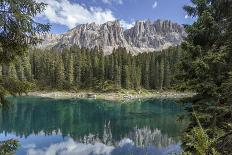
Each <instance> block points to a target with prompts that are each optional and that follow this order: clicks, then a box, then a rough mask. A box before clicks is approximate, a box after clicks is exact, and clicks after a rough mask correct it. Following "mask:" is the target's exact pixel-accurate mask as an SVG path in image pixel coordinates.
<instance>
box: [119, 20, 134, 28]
mask: <svg viewBox="0 0 232 155" xmlns="http://www.w3.org/2000/svg"><path fill="white" fill-rule="evenodd" d="M120 24H121V26H122V27H123V28H124V29H130V28H132V27H133V26H134V25H135V22H132V23H128V22H126V21H125V20H120Z"/></svg>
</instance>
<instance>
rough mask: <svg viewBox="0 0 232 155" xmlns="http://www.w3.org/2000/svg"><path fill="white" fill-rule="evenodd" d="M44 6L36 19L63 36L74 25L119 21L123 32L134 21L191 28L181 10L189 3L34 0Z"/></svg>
mask: <svg viewBox="0 0 232 155" xmlns="http://www.w3.org/2000/svg"><path fill="white" fill-rule="evenodd" d="M36 1H38V2H45V3H47V4H48V6H47V8H46V10H45V12H44V13H43V14H41V15H39V16H38V17H37V18H36V19H37V20H38V21H40V22H43V23H50V24H51V25H52V28H51V32H52V33H63V32H65V31H67V30H68V29H71V28H74V27H75V26H76V25H78V24H85V23H91V22H95V23H97V24H102V23H105V22H106V21H112V20H116V19H118V20H120V21H121V24H122V26H123V27H124V28H125V29H127V28H130V27H131V26H133V24H134V22H135V21H136V20H146V19H150V20H157V19H163V20H166V19H168V20H171V21H173V22H177V23H179V24H191V23H192V22H193V19H192V18H190V17H188V16H186V13H185V11H184V10H183V6H184V5H186V4H191V3H190V0H36Z"/></svg>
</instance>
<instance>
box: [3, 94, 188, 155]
mask: <svg viewBox="0 0 232 155" xmlns="http://www.w3.org/2000/svg"><path fill="white" fill-rule="evenodd" d="M9 100H10V101H11V102H12V104H11V105H10V106H9V107H8V108H4V109H0V140H6V139H11V138H13V139H18V140H19V141H20V143H21V147H20V148H19V149H18V150H17V152H16V154H17V155H24V154H29V155H40V154H41V155H44V154H47V155H56V154H62V155H63V154H64V155H72V154H77V155H78V154H79V155H99V154H103V155H105V154H106V155H108V154H112V155H117V154H136V155H143V154H148V155H150V154H151V155H162V154H169V153H173V152H180V151H181V147H180V140H179V136H180V133H181V130H183V129H184V127H186V125H187V123H188V122H187V121H182V122H177V121H176V119H177V116H178V115H180V114H183V113H184V108H183V106H182V105H180V104H177V103H176V102H175V101H174V100H164V99H160V100H159V99H149V100H143V101H134V102H133V103H130V104H126V103H123V104H119V103H115V102H108V101H102V100H77V99H67V100H55V99H49V98H39V97H17V98H9Z"/></svg>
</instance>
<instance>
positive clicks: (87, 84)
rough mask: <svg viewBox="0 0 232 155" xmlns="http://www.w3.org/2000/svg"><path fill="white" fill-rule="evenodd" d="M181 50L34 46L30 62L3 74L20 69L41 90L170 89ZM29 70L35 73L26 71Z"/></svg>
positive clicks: (21, 73) (20, 72)
mask: <svg viewBox="0 0 232 155" xmlns="http://www.w3.org/2000/svg"><path fill="white" fill-rule="evenodd" d="M179 52H181V51H179V49H178V48H171V49H168V50H164V51H161V52H153V53H143V54H139V55H135V56H133V55H132V54H130V53H128V52H127V51H126V50H125V49H124V48H119V49H115V50H114V52H113V53H112V54H110V55H104V54H103V52H102V51H101V50H97V49H91V50H88V49H80V48H78V47H76V46H73V47H71V48H69V49H64V50H46V51H43V50H38V49H33V50H31V51H30V57H29V61H28V58H23V60H22V62H21V60H18V61H19V62H21V63H19V64H18V65H17V67H16V68H15V69H14V68H13V69H9V67H8V65H5V66H4V65H3V66H2V69H4V70H5V71H2V73H4V72H7V73H8V72H10V73H11V72H12V73H11V74H9V75H8V74H7V75H6V76H7V77H11V76H13V75H12V74H13V73H14V72H17V73H18V75H17V76H15V77H17V78H18V79H20V80H27V81H28V80H30V79H31V77H33V79H32V81H35V83H36V84H37V86H39V87H38V88H40V89H66V90H70V89H74V90H78V89H93V90H97V91H106V90H112V91H113V90H118V89H121V88H124V89H141V88H145V89H157V90H159V89H168V88H170V86H171V84H172V83H173V82H174V81H173V80H172V79H173V75H174V73H175V70H174V69H173V68H171V66H170V65H169V64H172V66H175V64H177V62H178V58H176V57H175V55H176V54H178V53H179ZM25 60H26V61H25ZM25 63H27V64H25ZM29 67H30V68H29ZM11 68H12V67H11ZM11 70H12V71H11ZM25 70H28V71H30V72H31V73H30V74H26V72H25ZM4 74H5V73H4ZM22 77H23V78H22ZM157 79H158V80H157ZM113 88H114V89H113Z"/></svg>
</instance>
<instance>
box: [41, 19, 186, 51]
mask: <svg viewBox="0 0 232 155" xmlns="http://www.w3.org/2000/svg"><path fill="white" fill-rule="evenodd" d="M185 36H186V33H185V31H184V28H183V26H181V25H179V24H177V23H172V22H171V21H169V20H164V21H162V20H157V21H151V20H146V21H136V22H135V25H134V26H133V27H132V28H130V29H127V30H124V28H123V27H122V26H121V24H120V21H119V20H116V21H109V22H106V23H104V24H100V25H98V24H96V23H90V24H81V25H78V26H76V27H75V28H73V29H71V30H69V31H68V32H66V33H64V34H61V35H54V36H52V35H50V34H47V35H46V36H44V39H45V41H44V43H43V44H42V45H41V47H45V48H61V47H69V46H72V45H77V46H79V47H85V48H94V47H101V48H102V49H103V50H104V52H105V53H106V54H108V53H111V52H112V50H113V48H117V47H125V48H127V50H129V51H131V52H132V53H134V54H137V53H140V52H150V51H156V50H162V49H165V48H168V47H169V46H176V45H178V44H180V43H181V42H182V41H183V38H184V37H185Z"/></svg>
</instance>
